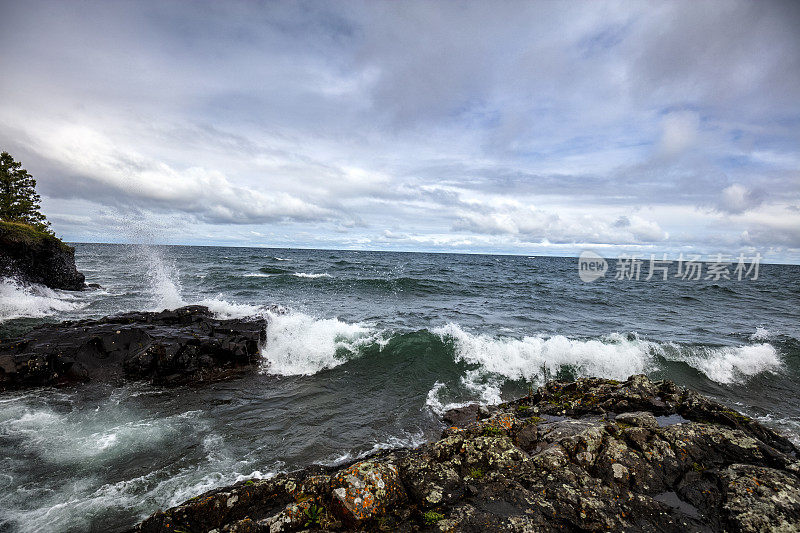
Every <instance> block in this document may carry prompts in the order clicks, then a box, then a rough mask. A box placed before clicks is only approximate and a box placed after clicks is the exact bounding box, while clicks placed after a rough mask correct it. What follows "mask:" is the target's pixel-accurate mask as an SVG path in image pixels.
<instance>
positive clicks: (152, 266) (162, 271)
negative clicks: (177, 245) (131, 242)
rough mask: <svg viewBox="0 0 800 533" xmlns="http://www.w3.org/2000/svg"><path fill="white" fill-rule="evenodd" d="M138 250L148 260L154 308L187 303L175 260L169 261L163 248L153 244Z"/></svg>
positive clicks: (173, 306)
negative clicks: (182, 293)
mask: <svg viewBox="0 0 800 533" xmlns="http://www.w3.org/2000/svg"><path fill="white" fill-rule="evenodd" d="M138 250H139V253H140V254H141V257H142V258H143V259H144V261H145V262H146V267H147V277H148V280H149V282H150V292H151V298H152V309H153V310H155V311H161V310H162V309H176V308H178V307H182V306H184V305H186V302H185V301H184V299H183V297H182V296H181V282H180V276H179V272H178V267H177V265H176V264H175V262H174V261H173V262H168V261H167V260H166V258H165V257H164V256H163V254H162V252H161V250H158V249H156V248H155V247H153V246H147V245H142V246H139V247H138Z"/></svg>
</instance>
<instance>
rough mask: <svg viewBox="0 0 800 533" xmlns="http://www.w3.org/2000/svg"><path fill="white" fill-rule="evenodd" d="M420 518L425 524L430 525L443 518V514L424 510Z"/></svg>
mask: <svg viewBox="0 0 800 533" xmlns="http://www.w3.org/2000/svg"><path fill="white" fill-rule="evenodd" d="M422 519H423V520H425V523H426V524H428V525H429V526H432V525H433V524H435V523H436V522H438V521H439V520H444V515H443V514H442V513H437V512H436V511H426V512H425V513H424V514H423V515H422Z"/></svg>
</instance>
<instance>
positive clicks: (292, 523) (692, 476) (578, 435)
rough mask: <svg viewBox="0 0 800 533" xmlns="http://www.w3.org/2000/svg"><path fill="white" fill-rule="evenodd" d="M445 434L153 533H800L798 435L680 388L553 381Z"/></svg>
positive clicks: (175, 513)
mask: <svg viewBox="0 0 800 533" xmlns="http://www.w3.org/2000/svg"><path fill="white" fill-rule="evenodd" d="M445 420H446V421H449V422H450V423H451V424H453V425H451V426H450V427H447V428H446V429H445V430H444V432H443V435H442V438H441V439H440V440H438V441H436V442H432V443H429V444H426V445H423V446H421V447H419V448H417V449H414V450H405V449H401V450H393V451H387V452H381V453H379V454H376V455H374V456H372V457H369V458H366V459H363V460H360V461H358V462H355V463H352V464H350V465H347V466H344V467H339V468H325V467H320V466H312V467H309V468H306V469H304V470H302V471H299V472H293V473H287V474H280V475H277V476H275V477H273V478H270V479H253V480H246V481H242V482H240V483H237V484H235V485H233V486H230V487H225V488H222V489H216V490H212V491H209V492H207V493H205V494H202V495H200V496H197V497H196V498H192V499H191V500H188V501H187V502H184V503H183V504H181V505H179V506H177V507H174V508H172V509H168V510H166V511H158V512H156V513H155V514H153V515H152V516H150V517H149V518H148V519H146V520H145V521H144V522H142V523H141V524H139V525H138V526H136V528H135V531H139V532H162V531H187V532H188V531H203V532H217V533H222V532H239V533H242V532H269V533H277V532H283V531H300V530H314V531H316V530H325V531H354V530H359V531H361V530H364V531H378V530H380V531H470V532H472V531H474V532H483V531H565V530H566V531H609V530H612V531H675V532H678V531H680V532H684V531H767V530H769V531H798V528H799V527H800V526H799V524H800V461H798V455H797V453H798V450H797V449H796V448H795V446H794V445H793V444H792V443H791V442H790V441H789V440H787V439H786V438H784V437H782V436H780V435H778V434H777V433H775V432H774V431H772V430H770V429H769V428H766V427H764V426H762V425H760V424H758V423H757V422H755V421H753V420H751V419H749V418H747V417H745V416H743V415H741V414H739V413H737V412H736V411H733V410H731V409H728V408H726V407H725V406H723V405H721V404H719V403H716V402H713V401H711V400H709V399H707V398H705V397H703V396H701V395H699V394H697V393H696V392H693V391H691V390H687V389H684V388H680V387H678V386H676V385H675V384H674V383H672V382H671V381H657V382H653V381H650V380H649V379H648V378H646V377H645V376H632V377H631V378H629V379H628V380H627V381H625V382H616V381H612V380H604V379H596V378H589V379H580V380H578V381H574V382H559V381H553V382H550V383H548V384H547V385H545V386H544V387H542V388H540V389H539V390H538V391H537V392H536V393H535V394H533V395H532V396H530V397H525V398H522V399H519V400H516V401H513V402H509V403H506V404H502V405H500V406H497V407H491V408H488V409H487V408H485V407H480V408H479V407H478V406H468V407H466V408H462V409H459V410H457V411H451V412H449V413H447V414H446V415H445Z"/></svg>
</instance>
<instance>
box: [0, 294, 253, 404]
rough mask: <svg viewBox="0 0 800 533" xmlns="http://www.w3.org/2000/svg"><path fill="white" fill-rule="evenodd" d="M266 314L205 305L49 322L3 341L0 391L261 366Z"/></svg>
mask: <svg viewBox="0 0 800 533" xmlns="http://www.w3.org/2000/svg"><path fill="white" fill-rule="evenodd" d="M265 338H266V322H265V321H264V320H263V319H230V320H221V319H217V318H215V317H214V315H213V313H211V312H210V311H209V310H208V308H207V307H203V306H199V305H195V306H187V307H182V308H180V309H175V310H174V311H162V312H150V313H140V312H135V313H124V314H120V315H115V316H110V317H105V318H102V319H100V320H81V321H73V322H69V321H68V322H62V323H61V324H48V325H44V326H40V327H38V328H35V329H33V330H32V331H30V332H28V333H27V334H25V335H23V336H22V337H20V338H17V339H9V340H0V391H4V390H10V389H20V388H30V387H40V386H48V385H64V384H69V383H76V382H85V381H109V380H122V379H128V380H147V381H150V382H152V383H154V384H158V385H172V384H183V383H193V382H198V381H207V380H213V379H221V378H224V377H228V376H231V375H233V374H236V373H239V372H243V371H249V370H252V369H254V368H257V367H258V364H259V363H260V361H261V355H260V347H261V344H263V342H264V340H265Z"/></svg>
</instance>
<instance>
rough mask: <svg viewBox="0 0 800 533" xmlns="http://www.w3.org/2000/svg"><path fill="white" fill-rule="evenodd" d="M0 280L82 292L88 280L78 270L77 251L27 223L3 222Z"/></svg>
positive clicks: (0, 226) (1, 229)
mask: <svg viewBox="0 0 800 533" xmlns="http://www.w3.org/2000/svg"><path fill="white" fill-rule="evenodd" d="M0 277H7V278H12V279H15V280H17V281H19V282H22V283H26V284H27V283H39V284H41V285H45V286H46V287H50V288H51V289H65V290H72V291H79V290H83V289H84V288H86V285H85V283H84V282H85V277H84V275H83V274H81V273H80V272H78V269H77V268H76V267H75V248H73V247H71V246H68V245H66V244H64V243H63V242H62V241H61V239H58V238H57V237H55V236H54V235H52V234H50V233H47V232H44V231H41V230H38V229H36V228H34V227H32V226H29V225H27V224H20V223H15V222H4V221H0Z"/></svg>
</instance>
